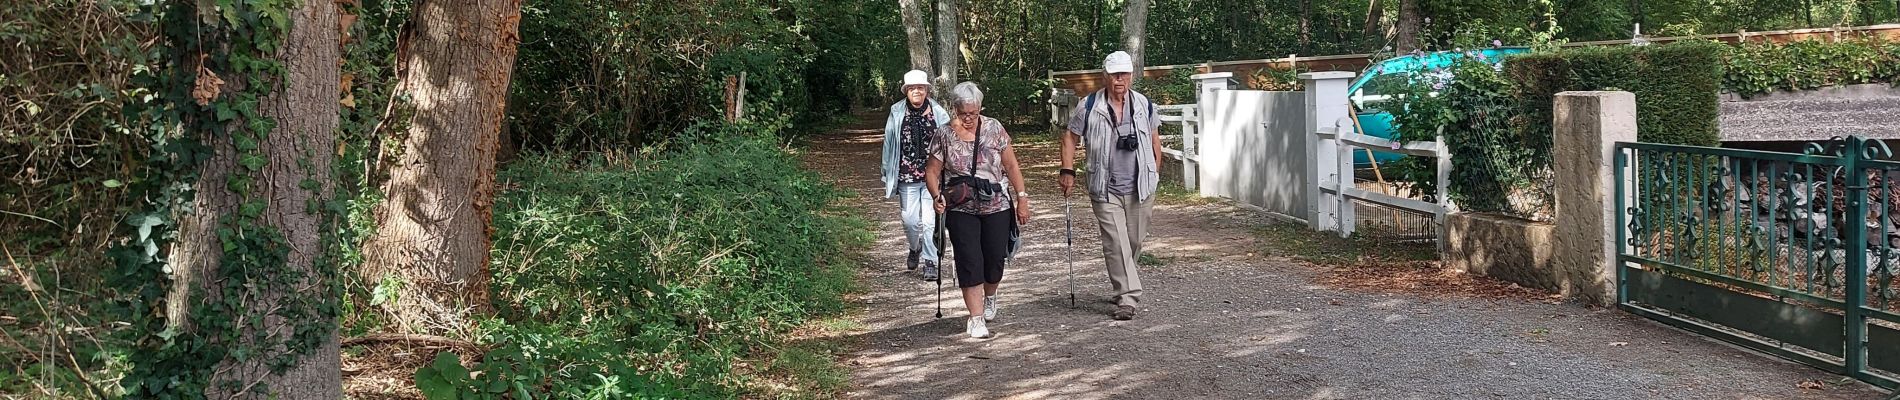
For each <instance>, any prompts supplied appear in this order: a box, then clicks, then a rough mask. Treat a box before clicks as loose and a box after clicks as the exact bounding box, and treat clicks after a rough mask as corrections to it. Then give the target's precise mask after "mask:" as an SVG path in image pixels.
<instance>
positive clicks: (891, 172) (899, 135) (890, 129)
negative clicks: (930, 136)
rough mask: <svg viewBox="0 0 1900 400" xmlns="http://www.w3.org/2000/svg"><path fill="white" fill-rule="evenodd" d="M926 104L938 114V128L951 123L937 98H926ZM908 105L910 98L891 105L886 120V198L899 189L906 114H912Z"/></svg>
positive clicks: (932, 111)
mask: <svg viewBox="0 0 1900 400" xmlns="http://www.w3.org/2000/svg"><path fill="white" fill-rule="evenodd" d="M924 104H928V105H930V112H931V114H934V115H935V116H936V121H937V128H938V129H942V128H943V127H944V125H948V124H949V123H950V114H949V113H946V112H943V107H939V106H937V101H936V100H935V99H928V100H924ZM908 107H910V100H898V101H897V104H892V105H891V115H890V117H889V118H887V119H885V120H884V197H886V198H889V197H891V194H893V193H895V192H896V191H897V163H898V158H900V157H903V154H902V153H903V152H904V151H903V148H902V147H900V146H901V145H902V144H903V143H902V142H903V135H904V133H903V132H902V131H903V129H904V116H905V115H908V114H910V110H909V109H908Z"/></svg>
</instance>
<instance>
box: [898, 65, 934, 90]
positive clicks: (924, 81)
mask: <svg viewBox="0 0 1900 400" xmlns="http://www.w3.org/2000/svg"><path fill="white" fill-rule="evenodd" d="M911 85H924V86H930V74H928V73H925V72H924V71H918V70H914V69H913V70H910V72H905V73H904V87H910V86H911Z"/></svg>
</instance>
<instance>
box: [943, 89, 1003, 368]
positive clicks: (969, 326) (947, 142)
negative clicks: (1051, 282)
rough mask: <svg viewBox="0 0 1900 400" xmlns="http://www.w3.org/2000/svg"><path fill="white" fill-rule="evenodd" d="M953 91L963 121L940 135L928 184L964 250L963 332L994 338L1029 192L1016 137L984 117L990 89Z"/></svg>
mask: <svg viewBox="0 0 1900 400" xmlns="http://www.w3.org/2000/svg"><path fill="white" fill-rule="evenodd" d="M950 91H951V93H953V94H954V95H955V96H956V99H955V100H953V101H951V102H950V103H951V105H952V107H953V109H954V110H955V111H956V119H955V120H954V121H953V122H951V123H950V126H949V127H948V128H945V129H943V130H940V131H938V135H939V136H938V137H937V142H936V143H935V144H934V145H932V146H931V149H930V164H929V166H928V167H927V170H926V173H925V178H924V179H925V180H926V181H927V182H929V187H930V190H931V191H932V192H933V194H935V195H936V196H934V197H935V198H936V209H937V212H944V213H946V214H945V215H944V225H945V226H946V227H947V228H950V229H949V231H950V243H951V245H952V246H955V247H956V249H957V254H956V256H957V263H956V265H957V286H958V287H959V288H960V289H962V292H963V305H964V307H966V308H967V309H968V310H969V312H970V319H969V321H967V322H965V323H964V329H965V330H966V331H967V332H968V333H969V334H970V337H973V338H978V339H982V338H988V337H990V330H989V326H988V324H986V322H987V321H990V320H994V319H996V290H997V289H998V286H999V285H1000V284H1001V283H1002V282H1003V263H1004V262H1005V261H1007V259H1008V257H1009V254H1010V252H1011V251H1012V250H1013V245H1012V243H1011V239H1012V237H1013V236H1014V235H1015V232H1016V228H1017V226H1019V225H1021V224H1024V223H1028V222H1029V193H1028V192H1025V191H1024V190H1023V170H1022V168H1021V165H1020V164H1017V163H1016V150H1015V148H1013V147H1010V138H1009V132H1006V131H1004V130H1003V123H1002V122H998V121H997V120H996V119H995V118H990V117H985V116H983V114H982V112H983V91H982V90H980V89H977V87H976V84H974V83H970V82H964V83H959V84H957V86H956V87H955V88H952V89H951V90H950Z"/></svg>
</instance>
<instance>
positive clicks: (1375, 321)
mask: <svg viewBox="0 0 1900 400" xmlns="http://www.w3.org/2000/svg"><path fill="white" fill-rule="evenodd" d="M870 119H871V120H872V122H864V123H860V124H858V125H855V126H853V127H851V128H849V129H846V130H844V131H841V132H838V133H835V134H832V135H829V136H824V137H820V138H817V139H815V140H814V141H813V142H812V143H811V144H810V145H809V146H808V147H807V148H806V150H805V151H806V160H807V163H808V164H809V165H810V166H812V167H813V168H814V169H817V170H819V171H822V172H825V173H826V174H827V178H828V179H832V180H833V181H836V182H838V183H840V184H841V185H843V186H845V187H847V188H849V189H850V190H852V191H854V192H855V193H856V194H858V195H859V198H858V201H859V204H858V205H857V206H856V207H853V209H855V210H859V211H861V212H862V213H864V215H865V216H866V217H867V218H869V219H870V220H871V221H873V222H874V223H875V224H874V227H875V228H874V229H876V234H877V235H878V236H877V241H876V243H875V245H874V246H873V247H872V249H871V251H872V254H870V255H869V257H867V259H868V260H870V265H866V266H864V267H863V269H862V270H861V272H860V275H861V277H862V282H863V287H864V290H865V292H864V293H862V294H861V295H860V298H859V303H858V304H855V305H854V306H855V307H860V308H861V309H860V310H859V315H860V318H861V321H862V323H863V324H862V326H863V328H862V329H860V330H858V331H856V332H853V333H851V335H852V336H853V337H852V339H853V342H854V343H856V344H857V345H858V348H857V349H856V351H854V352H853V353H852V354H851V355H850V356H849V357H848V358H847V359H846V360H845V364H846V366H847V367H848V368H850V369H851V370H852V374H851V380H852V390H851V392H850V393H849V396H850V397H853V398H869V399H995V398H1004V399H1041V398H1061V399H1108V398H1117V399H1120V398H1154V399H1180V398H1221V399H1229V398H1232V399H1346V398H1355V399H1356V398H1380V399H1443V398H1513V399H1515V398H1552V399H1606V398H1617V399H1621V398H1671V399H1705V398H1724V399H1730V398H1739V399H1789V398H1810V399H1861V398H1875V397H1878V396H1879V393H1878V392H1877V391H1875V390H1873V389H1871V388H1870V387H1868V386H1866V385H1864V384H1859V383H1857V382H1850V383H1846V384H1837V383H1836V382H1838V381H1840V380H1841V378H1840V377H1839V376H1836V375H1832V374H1827V373H1824V372H1821V371H1819V370H1815V369H1813V368H1808V367H1804V366H1800V365H1796V364H1792V363H1787V362H1782V361H1780V360H1777V359H1772V358H1768V357H1765V356H1761V355H1759V354H1755V353H1750V352H1745V351H1741V350H1737V349H1734V348H1732V347H1728V346H1725V345H1721V344H1717V343H1714V342H1712V341H1709V340H1707V339H1703V338H1701V337H1698V336H1693V335H1689V334H1686V333H1683V332H1680V331H1676V330H1673V329H1669V328H1665V327H1662V326H1660V325H1657V324H1654V323H1650V322H1648V321H1646V320H1642V319H1640V318H1637V317H1633V316H1629V315H1626V314H1623V313H1621V312H1619V311H1613V310H1597V309H1588V308H1584V307H1582V306H1578V305H1572V304H1549V303H1546V302H1536V301H1524V300H1521V299H1485V298H1452V297H1435V296H1419V295H1412V294H1404V293H1386V292H1366V291H1357V290H1346V289H1340V288H1336V287H1331V286H1326V285H1324V284H1321V283H1318V282H1320V281H1321V279H1320V278H1321V277H1322V275H1321V274H1322V272H1323V271H1322V269H1321V268H1317V267H1313V266H1308V265H1303V264H1300V263H1295V262H1292V261H1288V260H1285V259H1280V258H1276V257H1273V256H1270V255H1269V253H1271V252H1270V251H1266V250H1267V248H1266V246H1269V244H1268V243H1267V242H1266V241H1265V240H1264V239H1262V238H1261V237H1260V236H1259V235H1257V234H1256V233H1255V230H1256V229H1259V227H1261V226H1262V225H1263V224H1267V223H1269V222H1268V220H1267V219H1266V218H1265V217H1263V216H1260V215H1258V214H1254V213H1252V212H1250V211H1245V210H1242V209H1238V208H1235V207H1232V206H1229V205H1227V204H1226V203H1224V202H1212V203H1211V204H1198V205H1186V204H1158V205H1157V206H1156V207H1155V212H1154V230H1153V233H1152V236H1151V238H1150V241H1149V242H1148V247H1149V249H1148V252H1149V253H1151V254H1152V255H1153V256H1154V258H1155V259H1157V260H1159V262H1160V263H1161V264H1162V265H1158V266H1143V267H1142V272H1141V273H1142V281H1143V283H1144V284H1145V285H1146V286H1147V287H1146V292H1147V294H1146V295H1145V296H1144V299H1143V305H1142V312H1141V313H1140V314H1139V315H1138V316H1137V317H1136V319H1135V320H1132V321H1113V320H1110V319H1109V317H1108V316H1109V313H1110V312H1112V311H1113V304H1111V303H1109V302H1108V301H1107V296H1108V294H1109V288H1108V280H1107V275H1106V273H1105V272H1104V271H1103V268H1102V263H1101V247H1100V246H1101V245H1100V242H1099V241H1098V239H1097V236H1098V233H1099V231H1098V230H1097V228H1096V226H1095V224H1094V218H1093V216H1092V215H1091V214H1090V212H1089V209H1088V206H1087V203H1086V200H1085V198H1083V197H1079V196H1078V197H1077V199H1076V203H1075V205H1074V207H1075V208H1074V217H1075V218H1076V220H1075V221H1076V225H1075V226H1076V238H1075V246H1074V253H1073V255H1074V257H1075V286H1076V291H1077V300H1078V301H1077V304H1076V307H1075V308H1073V309H1071V308H1070V303H1069V295H1068V293H1069V280H1068V271H1069V270H1068V267H1067V265H1066V264H1065V263H1064V258H1063V256H1064V251H1065V250H1066V246H1064V242H1063V224H1062V221H1063V220H1062V203H1061V199H1060V196H1059V195H1058V194H1057V189H1056V187H1055V184H1054V179H1053V177H1054V175H1055V168H1056V165H1055V164H1056V163H1055V161H1054V160H1055V159H1056V153H1055V149H1056V146H1057V145H1056V144H1055V143H1053V142H1052V141H1050V140H1021V141H1019V143H1020V144H1019V146H1018V149H1017V151H1018V153H1019V154H1018V155H1019V157H1021V158H1022V159H1023V161H1024V164H1025V168H1026V169H1028V171H1027V174H1026V175H1027V179H1029V180H1030V182H1029V192H1030V193H1031V194H1032V206H1033V207H1035V213H1036V216H1035V220H1034V221H1032V223H1031V224H1029V225H1028V226H1027V227H1025V228H1024V240H1025V243H1024V244H1025V246H1026V247H1025V248H1024V249H1023V250H1021V252H1020V253H1018V255H1017V258H1016V261H1015V262H1013V263H1012V264H1011V265H1010V266H1009V267H1008V271H1007V272H1006V273H1005V280H1004V282H1003V286H1002V292H1001V294H1000V300H999V304H1000V306H1001V311H1002V312H1001V315H1000V316H999V317H998V318H997V320H996V321H994V322H991V323H990V329H991V330H992V331H994V332H995V333H996V335H997V336H996V337H994V338H992V339H989V340H973V339H969V338H967V337H966V336H964V335H963V321H964V316H965V315H964V311H962V302H961V298H960V297H959V294H958V293H957V292H956V290H955V289H954V283H953V282H951V281H946V282H945V283H944V287H945V290H944V291H943V303H942V304H943V307H944V318H942V319H934V318H932V316H933V314H934V313H935V311H936V301H937V292H936V288H937V285H936V284H934V283H930V282H924V281H922V280H920V279H918V278H917V275H916V273H915V272H911V271H906V270H905V268H904V256H905V250H904V249H905V247H904V243H903V230H902V227H901V226H900V224H899V222H898V219H897V207H896V204H895V202H894V201H892V200H890V199H885V198H884V196H883V195H884V193H883V185H882V183H881V182H879V180H878V176H877V171H878V158H877V157H878V152H879V145H880V142H881V134H882V133H881V131H879V130H878V128H877V127H876V126H867V125H875V124H876V123H881V121H882V119H881V118H880V117H878V116H872V117H871V118H870ZM946 257H948V255H946ZM946 278H948V274H946ZM1613 344H1614V345H1613ZM1811 381H1825V382H1826V384H1825V385H1824V388H1823V389H1819V390H1812V389H1801V388H1799V386H1800V385H1801V384H1802V383H1803V382H1811Z"/></svg>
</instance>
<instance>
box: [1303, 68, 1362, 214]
mask: <svg viewBox="0 0 1900 400" xmlns="http://www.w3.org/2000/svg"><path fill="white" fill-rule="evenodd" d="M1356 75H1357V74H1355V73H1352V72H1344V71H1334V72H1308V73H1304V74H1300V81H1301V82H1303V83H1305V84H1306V138H1307V140H1306V171H1307V175H1306V180H1305V182H1304V184H1305V185H1306V186H1307V187H1308V188H1311V189H1312V190H1309V191H1307V195H1306V206H1307V210H1308V211H1309V212H1311V213H1312V218H1310V219H1307V225H1308V226H1310V227H1312V228H1313V229H1314V230H1319V231H1329V230H1330V231H1337V232H1339V235H1340V236H1342V237H1344V236H1351V235H1352V230H1353V215H1352V200H1350V199H1348V198H1347V197H1346V196H1345V195H1344V191H1345V190H1346V189H1347V188H1350V187H1352V186H1353V183H1352V154H1351V153H1347V151H1351V146H1342V145H1341V144H1340V143H1339V142H1338V141H1337V140H1335V139H1322V138H1320V136H1319V130H1320V128H1321V127H1336V126H1337V121H1339V120H1340V119H1341V118H1350V117H1352V113H1351V112H1350V110H1348V108H1347V105H1348V104H1347V101H1348V98H1347V96H1348V95H1349V93H1346V87H1347V86H1348V85H1349V84H1351V81H1352V78H1353V77H1354V76H1356ZM1335 129H1338V128H1335ZM1322 182H1333V183H1334V185H1335V186H1334V190H1333V192H1332V193H1326V191H1325V190H1323V189H1322V187H1323V186H1322Z"/></svg>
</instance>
